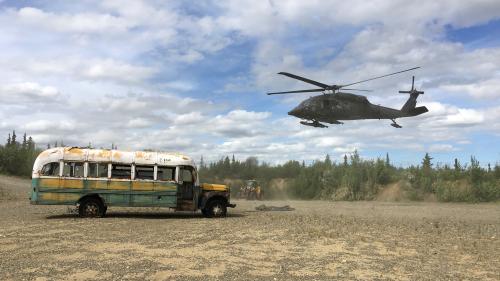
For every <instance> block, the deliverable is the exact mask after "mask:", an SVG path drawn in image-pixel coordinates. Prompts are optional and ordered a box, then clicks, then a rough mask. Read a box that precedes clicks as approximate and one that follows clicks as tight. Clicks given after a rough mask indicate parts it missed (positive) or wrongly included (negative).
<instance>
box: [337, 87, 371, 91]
mask: <svg viewBox="0 0 500 281" xmlns="http://www.w3.org/2000/svg"><path fill="white" fill-rule="evenodd" d="M342 90H348V91H360V92H373V90H364V89H351V88H349V89H348V88H342Z"/></svg>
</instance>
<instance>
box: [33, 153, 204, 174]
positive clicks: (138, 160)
mask: <svg viewBox="0 0 500 281" xmlns="http://www.w3.org/2000/svg"><path fill="white" fill-rule="evenodd" d="M61 160H68V161H88V162H111V163H122V164H136V165H166V166H178V165H182V166H192V167H194V166H195V163H194V161H193V159H191V158H190V157H188V156H186V155H182V154H180V153H172V152H150V151H122V150H110V149H90V148H79V147H56V148H51V149H47V150H45V151H43V152H42V153H40V155H38V157H37V159H36V161H35V165H34V166H35V167H33V169H34V170H38V169H40V168H41V167H42V166H43V165H45V164H47V163H50V162H57V161H61Z"/></svg>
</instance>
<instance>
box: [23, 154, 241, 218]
mask: <svg viewBox="0 0 500 281" xmlns="http://www.w3.org/2000/svg"><path fill="white" fill-rule="evenodd" d="M229 199H230V194H229V188H228V187H227V186H225V185H217V184H201V185H200V184H199V180H198V174H197V171H196V166H195V164H194V161H193V160H192V159H191V158H189V157H187V156H184V155H180V154H175V153H163V152H145V151H136V152H126V151H118V150H105V149H86V148H78V147H58V148H52V149H47V150H45V151H43V152H42V153H40V155H38V157H37V159H36V160H35V164H34V166H33V174H32V189H31V197H30V201H31V204H39V205H76V206H78V212H79V214H80V216H82V217H102V216H104V215H105V214H106V210H107V208H108V206H127V207H168V208H173V209H175V210H178V211H193V212H194V211H197V210H201V212H202V213H203V215H205V216H206V217H223V216H225V215H226V212H227V207H232V208H234V207H235V205H234V204H230V202H229Z"/></svg>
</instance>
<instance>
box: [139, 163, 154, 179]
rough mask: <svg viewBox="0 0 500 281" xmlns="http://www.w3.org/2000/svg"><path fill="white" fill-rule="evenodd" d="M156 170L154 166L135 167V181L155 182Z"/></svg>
mask: <svg viewBox="0 0 500 281" xmlns="http://www.w3.org/2000/svg"><path fill="white" fill-rule="evenodd" d="M154 174H155V169H154V167H153V166H135V179H137V180H154Z"/></svg>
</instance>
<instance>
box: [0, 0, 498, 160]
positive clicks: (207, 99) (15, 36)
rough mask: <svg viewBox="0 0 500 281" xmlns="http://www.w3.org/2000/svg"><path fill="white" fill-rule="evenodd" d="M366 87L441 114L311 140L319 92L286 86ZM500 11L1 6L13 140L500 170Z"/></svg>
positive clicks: (4, 93)
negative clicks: (305, 107) (294, 112)
mask: <svg viewBox="0 0 500 281" xmlns="http://www.w3.org/2000/svg"><path fill="white" fill-rule="evenodd" d="M415 66H420V67H421V68H420V69H418V70H416V71H413V72H408V73H403V74H400V75H397V76H392V77H388V78H386V79H379V80H376V81H371V82H367V83H365V84H362V86H363V88H367V89H373V90H374V91H373V92H369V93H367V97H368V99H369V100H370V101H371V102H372V103H374V104H381V105H384V106H389V107H394V108H401V106H402V105H403V104H404V102H405V100H406V99H407V96H405V95H402V94H398V93H397V91H398V90H408V89H409V88H410V85H411V76H412V75H415V76H416V78H415V83H416V86H417V88H418V89H419V90H423V91H425V94H424V95H422V96H420V97H419V99H418V105H419V106H426V107H427V108H428V109H429V112H428V113H425V114H423V115H420V116H417V117H413V118H402V119H398V123H399V124H400V125H402V126H403V128H401V129H396V128H393V127H391V126H390V123H391V122H390V121H388V120H360V121H346V122H345V124H343V125H331V126H330V127H329V128H327V129H320V128H313V127H306V126H303V125H300V124H299V121H300V120H299V119H296V118H293V117H291V116H288V115H287V112H288V111H289V110H290V109H291V108H293V107H294V106H296V105H297V104H298V103H299V102H300V101H301V100H303V99H305V98H308V97H309V96H310V94H296V95H289V96H267V95H266V94H265V93H266V92H270V91H284V90H293V89H301V88H310V85H307V84H304V83H302V82H300V81H296V80H293V79H289V78H287V77H284V76H281V75H277V72H280V71H287V72H291V73H295V74H298V75H302V76H306V77H309V78H311V79H314V80H317V81H321V82H323V83H326V84H345V83H349V82H353V81H358V80H362V79H364V78H370V77H373V76H378V75H382V74H386V73H390V72H395V71H399V70H402V69H406V68H411V67H415ZM499 119H500V2H499V1H498V0H491V1H490V0H478V1H454V0H442V1H433V0H432V1H426V0H422V1H387V0H386V1H379V0H374V1H361V0H353V1H319V0H317V1H315V0H309V1H299V0H297V1H291V0H280V1H264V0H262V1H247V0H240V1H203V0H202V1H126V2H125V1H115V0H109V1H78V2H74V1H62V0H61V1H57V0H56V1H5V0H3V1H2V0H0V137H3V136H4V137H5V139H6V138H7V134H8V133H9V132H11V131H12V130H16V132H17V134H18V135H22V134H23V133H24V132H26V133H27V134H28V135H31V136H32V137H33V139H34V140H35V142H36V143H37V145H38V146H39V147H41V148H43V147H46V146H47V143H51V144H53V143H54V142H56V141H58V142H59V143H60V142H61V141H63V142H64V144H65V145H70V146H87V145H88V144H89V143H91V144H92V146H94V147H105V148H110V147H111V144H112V143H114V144H115V145H117V146H118V148H119V149H124V150H143V149H155V150H162V151H179V152H183V153H186V154H188V155H190V156H192V157H193V158H194V159H200V157H201V156H203V158H204V159H205V161H214V160H217V159H220V158H221V157H223V156H226V155H230V156H231V155H233V154H234V155H235V157H236V158H237V159H240V160H244V159H246V158H247V157H249V156H256V157H257V158H258V159H259V160H260V161H265V162H268V163H270V164H280V163H284V162H286V161H287V160H291V159H294V160H298V161H302V160H304V161H306V162H307V163H311V162H312V161H315V160H318V159H324V157H325V155H326V154H329V155H330V156H331V158H332V159H335V160H337V161H340V159H342V158H343V155H344V154H350V153H352V152H353V151H354V150H358V152H359V153H360V154H361V156H362V157H363V158H368V159H373V158H377V157H385V154H386V153H389V155H390V157H391V160H392V162H393V163H394V164H396V165H400V166H408V165H412V164H418V163H420V162H421V159H422V158H423V156H424V154H425V153H429V154H430V155H431V156H432V157H433V158H434V162H435V163H441V164H446V163H452V162H453V159H454V158H458V159H459V160H461V161H462V162H468V161H469V159H470V157H471V155H474V156H476V158H478V159H479V161H480V163H481V164H483V165H486V163H492V164H494V163H498V162H500V121H499Z"/></svg>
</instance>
